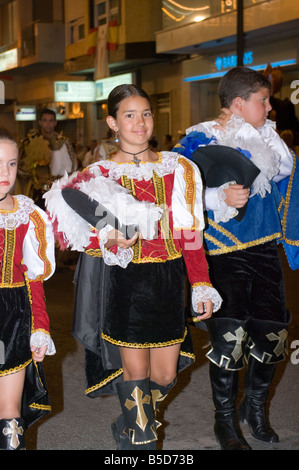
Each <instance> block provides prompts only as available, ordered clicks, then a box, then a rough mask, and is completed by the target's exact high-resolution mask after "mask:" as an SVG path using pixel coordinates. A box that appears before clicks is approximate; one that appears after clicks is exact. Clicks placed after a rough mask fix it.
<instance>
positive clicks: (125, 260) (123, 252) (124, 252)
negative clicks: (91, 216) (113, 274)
mask: <svg viewBox="0 0 299 470" xmlns="http://www.w3.org/2000/svg"><path fill="white" fill-rule="evenodd" d="M110 230H113V227H112V226H111V225H106V226H105V227H104V228H102V229H101V230H100V232H99V238H100V249H101V252H102V254H103V259H104V262H105V264H107V265H108V266H115V265H117V266H120V267H121V268H124V269H125V268H126V267H127V266H128V264H129V263H130V262H131V261H132V259H133V256H134V252H133V250H132V248H120V247H117V252H116V254H115V253H113V252H112V251H110V250H107V249H106V248H105V245H106V243H107V241H108V237H107V233H108V232H110Z"/></svg>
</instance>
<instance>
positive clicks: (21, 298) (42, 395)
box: [0, 286, 51, 427]
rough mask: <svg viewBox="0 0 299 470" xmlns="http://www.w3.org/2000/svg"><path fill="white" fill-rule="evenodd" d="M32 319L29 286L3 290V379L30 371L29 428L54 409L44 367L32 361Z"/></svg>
mask: <svg viewBox="0 0 299 470" xmlns="http://www.w3.org/2000/svg"><path fill="white" fill-rule="evenodd" d="M31 320H32V311H31V305H30V301H29V295H28V290H27V287H26V286H21V287H14V288H0V378H1V377H4V376H7V375H10V374H14V373H16V372H19V371H20V370H22V369H24V368H26V373H25V384H24V391H23V399H22V418H23V419H24V421H25V426H26V427H28V426H30V425H31V424H33V422H35V421H36V420H38V419H39V418H41V417H42V416H44V415H45V414H48V413H49V412H50V410H51V406H50V402H49V397H48V392H47V388H46V382H45V377H44V372H43V367H42V364H41V363H35V362H33V361H32V352H31V349H30V335H31Z"/></svg>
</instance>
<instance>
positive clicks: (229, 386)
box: [210, 363, 251, 450]
mask: <svg viewBox="0 0 299 470" xmlns="http://www.w3.org/2000/svg"><path fill="white" fill-rule="evenodd" d="M210 380H211V385H212V392H213V401H214V405H215V425H214V432H215V437H216V440H217V442H218V443H219V444H220V446H221V449H222V450H250V449H251V448H250V446H249V444H248V443H247V442H246V441H245V439H244V437H243V435H242V433H241V430H240V428H239V426H238V423H237V419H236V410H235V402H236V396H237V391H238V372H237V371H230V370H226V369H223V368H220V367H218V366H217V365H215V364H213V363H210Z"/></svg>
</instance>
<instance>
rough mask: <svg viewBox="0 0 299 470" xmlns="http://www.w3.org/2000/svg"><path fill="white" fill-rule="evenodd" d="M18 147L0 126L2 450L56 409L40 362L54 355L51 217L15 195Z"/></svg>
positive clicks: (17, 445) (19, 444)
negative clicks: (47, 289) (49, 291)
mask: <svg viewBox="0 0 299 470" xmlns="http://www.w3.org/2000/svg"><path fill="white" fill-rule="evenodd" d="M17 167H18V147H17V144H16V142H15V141H14V139H13V138H12V137H11V136H10V134H9V133H8V132H7V131H6V130H5V129H0V449H5V450H15V449H25V435H24V433H25V430H26V428H27V427H28V426H30V425H31V424H32V423H33V422H34V421H36V420H37V419H39V418H40V417H41V416H43V415H44V414H47V413H49V411H50V409H51V407H50V403H49V397H48V392H47V389H46V384H45V379H44V374H43V368H42V364H41V362H42V361H43V359H44V357H45V354H49V355H52V354H54V353H55V346H54V343H53V341H52V339H51V337H50V334H49V318H48V315H47V312H46V306H45V300H44V290H43V281H44V280H46V279H48V278H49V277H50V276H51V275H52V274H53V272H54V269H55V259H54V236H53V231H52V227H51V224H50V221H49V220H48V218H47V215H46V214H45V212H44V211H42V210H41V209H40V208H39V207H37V206H36V205H34V204H33V201H32V200H31V199H29V198H28V197H26V196H22V195H18V196H12V195H11V194H9V192H10V191H11V189H12V188H13V186H14V184H15V180H16V175H17Z"/></svg>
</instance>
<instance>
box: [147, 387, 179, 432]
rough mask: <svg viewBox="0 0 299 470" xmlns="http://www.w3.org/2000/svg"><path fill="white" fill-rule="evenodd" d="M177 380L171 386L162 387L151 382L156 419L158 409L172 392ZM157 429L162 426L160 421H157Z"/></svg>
mask: <svg viewBox="0 0 299 470" xmlns="http://www.w3.org/2000/svg"><path fill="white" fill-rule="evenodd" d="M176 382H177V380H176V379H175V380H174V381H173V382H171V384H169V385H166V386H164V385H160V384H158V383H156V382H153V381H152V380H151V381H150V386H151V392H152V400H153V409H154V413H155V418H157V414H158V408H159V405H160V403H161V402H162V401H163V400H165V398H166V397H167V395H168V393H169V392H170V390H171V389H172V388H173V387H174V386H175V384H176ZM155 422H156V429H157V428H158V427H160V426H161V423H160V421H158V420H157V419H156V421H155Z"/></svg>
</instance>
